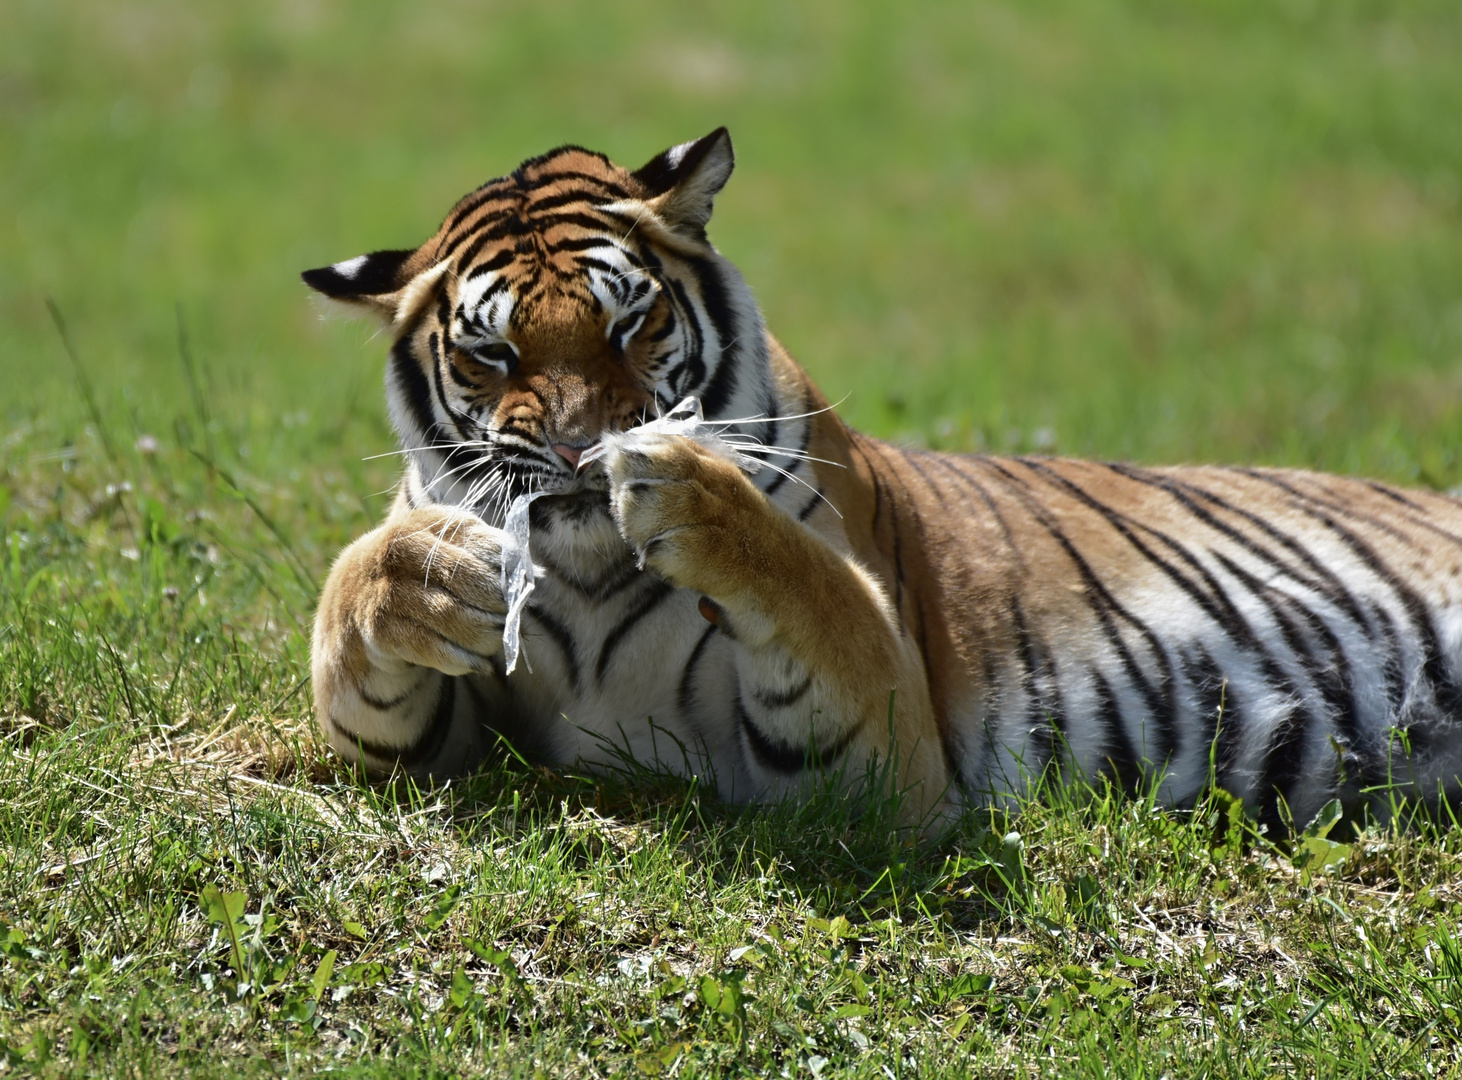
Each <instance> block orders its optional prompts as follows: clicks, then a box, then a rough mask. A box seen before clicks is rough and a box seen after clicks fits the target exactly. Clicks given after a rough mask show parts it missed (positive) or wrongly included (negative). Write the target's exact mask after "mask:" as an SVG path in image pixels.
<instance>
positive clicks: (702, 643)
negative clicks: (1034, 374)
mask: <svg viewBox="0 0 1462 1080" xmlns="http://www.w3.org/2000/svg"><path fill="white" fill-rule="evenodd" d="M715 632H716V628H715V627H714V626H708V627H706V629H705V632H704V633H703V634H701V639H700V640H699V641H697V642H696V643H695V648H694V649H691V650H690V656H689V658H688V659H687V660H686V661H685V670H684V671H682V672H681V673H680V690H679V693H678V694H677V695H676V699H675V700H676V704H678V705H679V706H680V714H681V715H682V716H684V717H685V718H686V719H687V720H690V719H694V717H693V715H692V710H691V704H692V702H691V691H692V687H691V679H692V678H693V677H694V675H695V669H696V666H697V665H698V664H699V663H700V662H701V653H703V652H704V651H705V648H706V642H708V641H710V640H711V635H712V634H714V633H715Z"/></svg>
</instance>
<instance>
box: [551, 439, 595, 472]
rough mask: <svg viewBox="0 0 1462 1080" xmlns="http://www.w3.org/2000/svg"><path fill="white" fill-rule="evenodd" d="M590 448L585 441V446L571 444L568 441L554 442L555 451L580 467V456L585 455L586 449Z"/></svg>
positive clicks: (573, 465)
mask: <svg viewBox="0 0 1462 1080" xmlns="http://www.w3.org/2000/svg"><path fill="white" fill-rule="evenodd" d="M587 449H589V445H588V444H587V443H585V444H584V445H583V446H570V445H569V444H568V443H554V444H553V452H554V453H555V454H557V455H558V456H559V457H561V458H563V459H564V460H565V461H567V462H568V463H569V464H570V465H571V466H572V467H573V468H575V469H577V468H578V467H579V458H581V457H583V456H584V451H585V450H587Z"/></svg>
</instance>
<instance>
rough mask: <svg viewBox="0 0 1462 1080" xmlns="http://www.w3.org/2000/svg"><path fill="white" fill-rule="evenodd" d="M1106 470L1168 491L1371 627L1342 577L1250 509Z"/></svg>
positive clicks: (1153, 478)
mask: <svg viewBox="0 0 1462 1080" xmlns="http://www.w3.org/2000/svg"><path fill="white" fill-rule="evenodd" d="M1104 467H1105V468H1108V469H1110V470H1112V471H1113V472H1115V473H1117V474H1118V475H1120V476H1125V477H1127V478H1128V479H1130V480H1135V481H1137V482H1138V483H1140V484H1147V485H1149V486H1151V487H1156V488H1158V489H1160V490H1162V491H1165V492H1167V493H1168V494H1169V495H1171V496H1172V497H1173V498H1174V499H1176V500H1177V501H1178V502H1179V503H1180V504H1181V505H1182V506H1183V507H1184V508H1185V509H1186V510H1188V512H1189V513H1191V514H1192V515H1193V516H1194V517H1196V518H1198V520H1200V521H1202V522H1203V523H1204V524H1206V525H1208V526H1209V527H1210V528H1213V529H1216V530H1217V531H1218V532H1220V533H1222V534H1223V535H1224V536H1227V537H1228V538H1229V539H1230V540H1233V541H1234V542H1235V543H1236V544H1239V545H1240V546H1241V547H1243V549H1244V550H1245V551H1247V552H1249V553H1250V554H1251V555H1254V556H1255V557H1256V558H1259V559H1261V560H1263V561H1264V562H1266V563H1268V564H1269V565H1270V566H1273V567H1274V568H1275V569H1276V570H1278V571H1280V572H1281V573H1284V574H1287V575H1288V576H1290V577H1292V578H1294V579H1295V580H1296V581H1298V582H1300V583H1301V584H1303V585H1304V586H1305V587H1306V588H1309V589H1313V590H1314V591H1315V592H1317V593H1320V594H1321V595H1322V596H1324V597H1325V598H1326V599H1328V600H1329V601H1330V602H1331V603H1333V604H1335V605H1336V606H1337V607H1339V608H1340V609H1341V610H1342V611H1344V612H1345V614H1346V615H1347V616H1348V617H1349V618H1350V619H1351V621H1352V622H1354V623H1355V624H1356V625H1357V626H1359V627H1361V628H1362V629H1365V628H1367V627H1368V625H1369V624H1368V622H1367V620H1366V617H1365V615H1364V614H1362V612H1361V608H1360V604H1359V603H1358V602H1357V600H1356V598H1355V597H1354V596H1352V595H1351V594H1350V591H1349V590H1348V589H1347V588H1346V586H1345V583H1344V582H1343V581H1342V580H1341V579H1340V578H1339V576H1337V575H1336V574H1335V573H1334V572H1333V571H1332V570H1330V569H1329V568H1328V567H1327V566H1325V565H1324V564H1323V563H1321V562H1320V561H1319V560H1318V559H1317V558H1315V556H1314V554H1313V553H1311V552H1310V551H1309V550H1308V549H1307V548H1305V547H1304V546H1303V545H1301V544H1299V543H1298V542H1297V541H1296V540H1295V539H1294V538H1293V537H1291V536H1289V535H1287V534H1285V533H1283V532H1280V531H1279V529H1277V528H1275V526H1274V525H1273V524H1271V523H1270V522H1268V521H1266V520H1265V519H1264V518H1262V517H1260V516H1258V515H1257V514H1254V513H1251V512H1250V511H1248V510H1244V509H1242V508H1241V507H1239V506H1236V505H1234V504H1233V503H1231V502H1229V501H1228V500H1227V499H1224V498H1223V497H1221V496H1219V495H1215V494H1214V493H1213V492H1211V491H1209V490H1208V489H1207V488H1203V487H1200V486H1198V485H1197V484H1194V483H1192V482H1190V481H1183V480H1177V479H1175V478H1171V477H1164V476H1157V475H1154V474H1152V473H1148V472H1146V471H1145V470H1141V469H1137V468H1134V467H1132V466H1127V465H1117V464H1106V465H1105V466H1104ZM1195 496H1196V498H1199V499H1203V500H1204V501H1206V502H1209V503H1211V504H1212V505H1213V506H1215V507H1217V508H1218V509H1220V510H1223V511H1224V512H1226V513H1230V514H1233V515H1235V516H1236V517H1240V518H1242V519H1243V520H1245V521H1247V522H1249V523H1250V524H1251V525H1253V526H1255V527H1256V528H1257V529H1259V530H1260V532H1262V533H1263V534H1264V535H1265V536H1268V537H1269V538H1270V539H1271V540H1273V541H1275V542H1276V543H1277V544H1279V545H1280V546H1281V547H1282V548H1284V549H1285V550H1286V551H1288V552H1289V553H1290V554H1291V555H1293V556H1294V557H1295V558H1297V559H1298V560H1299V561H1300V563H1301V564H1302V565H1304V566H1305V568H1306V569H1308V570H1309V571H1310V573H1311V574H1313V575H1314V577H1310V576H1308V575H1306V574H1302V573H1299V572H1297V571H1296V569H1295V568H1294V567H1293V566H1291V565H1290V564H1289V563H1286V562H1285V561H1284V560H1282V559H1280V558H1279V557H1278V556H1276V555H1275V554H1274V552H1272V551H1270V550H1269V549H1268V548H1266V547H1264V546H1263V545H1262V544H1258V543H1256V542H1255V541H1254V540H1253V539H1251V538H1250V537H1248V536H1245V535H1244V534H1243V533H1242V532H1240V531H1239V530H1238V529H1235V528H1234V527H1233V526H1232V525H1229V524H1228V523H1227V522H1225V521H1222V520H1221V519H1219V518H1218V517H1215V516H1214V515H1213V514H1212V513H1211V512H1209V511H1208V510H1206V509H1204V508H1203V507H1202V506H1200V505H1198V503H1197V502H1196V501H1195V498H1194V497H1195Z"/></svg>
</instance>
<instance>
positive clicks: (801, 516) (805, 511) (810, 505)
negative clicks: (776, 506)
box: [797, 488, 824, 521]
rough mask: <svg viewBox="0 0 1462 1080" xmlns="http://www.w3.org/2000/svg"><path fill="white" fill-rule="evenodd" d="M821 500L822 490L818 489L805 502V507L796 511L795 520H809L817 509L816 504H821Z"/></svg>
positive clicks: (822, 496)
mask: <svg viewBox="0 0 1462 1080" xmlns="http://www.w3.org/2000/svg"><path fill="white" fill-rule="evenodd" d="M823 498H824V494H823V490H822V488H818V489H817V490H816V491H814V492H813V493H812V498H810V499H808V500H807V505H806V506H804V507H803V508H802V509H801V510H798V511H797V520H798V521H806V520H807V519H808V518H810V517H811V516H812V512H813V511H814V510H816V509H817V504H818V503H820V502H822V500H823Z"/></svg>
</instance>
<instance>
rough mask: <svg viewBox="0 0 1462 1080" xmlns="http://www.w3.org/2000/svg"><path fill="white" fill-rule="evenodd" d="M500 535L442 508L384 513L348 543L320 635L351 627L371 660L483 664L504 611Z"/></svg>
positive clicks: (453, 668) (453, 667) (448, 668)
mask: <svg viewBox="0 0 1462 1080" xmlns="http://www.w3.org/2000/svg"><path fill="white" fill-rule="evenodd" d="M502 539H503V536H502V533H501V532H500V531H499V530H497V529H494V528H492V527H490V526H488V525H487V524H485V523H484V522H482V521H481V520H480V519H479V518H476V517H474V516H472V515H470V514H464V513H460V512H457V511H449V510H445V509H443V508H440V507H422V508H419V509H416V510H413V511H411V512H410V513H408V514H406V515H405V516H404V517H401V518H399V519H396V520H393V521H391V522H388V523H387V524H386V525H384V526H382V527H381V528H379V529H377V530H376V531H375V532H373V533H370V534H368V535H366V536H363V537H361V538H360V539H359V540H357V541H356V542H355V543H354V544H352V545H351V546H350V547H349V548H347V549H346V550H345V552H344V554H343V555H342V556H341V558H340V560H339V561H338V562H337V564H336V567H335V569H334V570H332V572H331V575H330V581H329V582H328V583H327V585H326V590H325V595H324V596H323V597H322V598H321V602H320V614H319V620H318V622H317V627H316V630H317V641H318V640H319V636H320V635H322V634H323V636H324V637H326V638H328V637H330V636H331V635H332V632H333V633H335V634H344V635H346V636H350V632H351V631H352V630H353V631H354V632H355V633H356V634H358V635H359V640H360V643H361V646H363V651H364V653H365V657H364V658H365V659H366V660H368V662H369V663H370V665H371V666H372V667H374V668H382V669H386V670H391V669H396V668H401V667H402V666H403V665H415V666H418V667H427V668H434V669H435V670H437V671H441V672H444V673H446V674H448V675H463V674H466V673H467V672H469V671H486V670H488V669H489V668H490V658H491V656H492V654H494V653H496V652H497V651H498V650H500V649H501V648H502V633H503V622H504V618H505V616H506V613H507V606H506V604H505V603H504V602H503V595H502V585H501V574H502V569H501V567H502ZM321 643H322V644H323V642H321Z"/></svg>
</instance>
